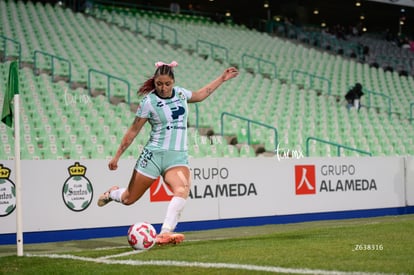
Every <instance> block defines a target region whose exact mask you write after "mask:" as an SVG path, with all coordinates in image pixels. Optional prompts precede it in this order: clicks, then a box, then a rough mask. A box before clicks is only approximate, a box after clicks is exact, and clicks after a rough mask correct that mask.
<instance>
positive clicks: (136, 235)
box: [128, 222, 157, 250]
mask: <svg viewBox="0 0 414 275" xmlns="http://www.w3.org/2000/svg"><path fill="white" fill-rule="evenodd" d="M156 236H157V231H156V230H155V228H154V226H152V224H150V223H147V222H139V223H136V224H133V225H131V226H130V227H129V229H128V243H129V245H130V246H131V247H132V248H133V249H135V250H148V249H150V248H151V247H153V246H154V245H155V237H156Z"/></svg>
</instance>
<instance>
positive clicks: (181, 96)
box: [178, 92, 185, 100]
mask: <svg viewBox="0 0 414 275" xmlns="http://www.w3.org/2000/svg"><path fill="white" fill-rule="evenodd" d="M178 97H179V98H180V99H182V100H185V95H184V93H183V92H178Z"/></svg>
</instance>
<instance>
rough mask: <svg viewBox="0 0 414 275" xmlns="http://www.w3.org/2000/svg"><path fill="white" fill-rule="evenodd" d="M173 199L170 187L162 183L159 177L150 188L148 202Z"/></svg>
mask: <svg viewBox="0 0 414 275" xmlns="http://www.w3.org/2000/svg"><path fill="white" fill-rule="evenodd" d="M172 197H173V192H172V191H171V189H170V187H169V186H167V184H166V183H165V182H164V181H163V179H162V178H161V177H158V178H157V179H156V180H155V181H154V182H153V183H152V185H151V187H150V201H151V202H157V201H158V202H160V201H170V200H171V199H172Z"/></svg>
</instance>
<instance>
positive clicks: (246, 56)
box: [241, 53, 277, 78]
mask: <svg viewBox="0 0 414 275" xmlns="http://www.w3.org/2000/svg"><path fill="white" fill-rule="evenodd" d="M248 59H253V60H255V61H256V67H257V72H258V73H261V74H263V73H265V72H264V71H263V68H262V64H268V65H270V66H272V68H273V71H274V73H273V77H274V78H277V67H276V64H275V63H274V62H270V61H267V60H264V59H262V58H259V57H255V56H253V55H250V54H246V53H245V54H243V55H242V58H241V61H242V67H243V68H246V69H248V67H249V65H248V64H247V60H248Z"/></svg>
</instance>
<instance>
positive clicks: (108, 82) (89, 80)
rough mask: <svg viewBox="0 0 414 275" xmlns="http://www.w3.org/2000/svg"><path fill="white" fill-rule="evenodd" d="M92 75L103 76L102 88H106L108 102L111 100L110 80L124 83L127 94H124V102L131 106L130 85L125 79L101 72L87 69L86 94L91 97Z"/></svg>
mask: <svg viewBox="0 0 414 275" xmlns="http://www.w3.org/2000/svg"><path fill="white" fill-rule="evenodd" d="M93 74H98V75H103V76H104V77H105V78H106V85H104V88H106V91H107V98H108V101H110V100H111V80H112V79H113V80H116V81H119V82H123V83H125V84H126V85H127V88H128V89H127V94H126V96H127V99H126V102H127V103H128V105H130V104H131V85H130V83H129V82H128V81H127V80H125V79H122V78H120V77H117V76H114V75H111V74H108V73H105V72H102V71H99V70H96V69H89V70H88V92H89V95H92V75H93ZM120 95H121V96H122V94H120ZM115 96H116V94H115Z"/></svg>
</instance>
